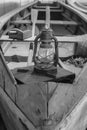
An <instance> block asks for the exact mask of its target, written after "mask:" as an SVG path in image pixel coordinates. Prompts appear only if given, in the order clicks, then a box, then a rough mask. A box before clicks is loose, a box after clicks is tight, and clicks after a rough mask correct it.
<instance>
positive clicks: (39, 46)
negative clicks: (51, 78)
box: [33, 26, 58, 72]
mask: <svg viewBox="0 0 87 130" xmlns="http://www.w3.org/2000/svg"><path fill="white" fill-rule="evenodd" d="M33 61H34V63H35V66H34V68H35V70H38V71H40V70H41V71H44V72H48V71H49V70H51V69H53V68H55V69H57V63H58V41H57V39H56V38H55V37H54V36H53V32H52V29H50V28H47V27H46V26H45V28H44V29H43V30H42V32H41V33H40V34H39V35H38V36H37V37H36V38H35V41H34V54H33Z"/></svg>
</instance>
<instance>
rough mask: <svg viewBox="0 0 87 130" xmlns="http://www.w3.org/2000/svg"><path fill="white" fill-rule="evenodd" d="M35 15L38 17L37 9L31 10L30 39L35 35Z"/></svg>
mask: <svg viewBox="0 0 87 130" xmlns="http://www.w3.org/2000/svg"><path fill="white" fill-rule="evenodd" d="M37 15H38V10H37V9H32V10H31V21H32V23H33V26H32V37H33V36H34V35H35V24H36V21H37Z"/></svg>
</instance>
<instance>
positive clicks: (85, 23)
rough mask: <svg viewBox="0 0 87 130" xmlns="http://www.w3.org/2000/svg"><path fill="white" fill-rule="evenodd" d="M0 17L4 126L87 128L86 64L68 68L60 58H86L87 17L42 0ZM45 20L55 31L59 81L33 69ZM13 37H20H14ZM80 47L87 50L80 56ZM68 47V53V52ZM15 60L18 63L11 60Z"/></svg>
mask: <svg viewBox="0 0 87 130" xmlns="http://www.w3.org/2000/svg"><path fill="white" fill-rule="evenodd" d="M55 5H56V7H55ZM49 7H50V8H49ZM55 12H56V13H55ZM45 17H46V18H45ZM0 20H1V23H0V30H1V38H0V42H1V43H2V45H1V46H2V49H3V52H1V51H0V114H1V116H2V118H3V120H4V122H5V125H6V128H7V129H8V130H36V129H37V130H38V129H39V130H42V129H44V130H53V129H54V130H59V129H61V130H79V129H86V120H87V117H86V116H85V114H84V113H86V112H87V110H86V106H87V102H86V98H87V97H86V91H87V82H86V80H87V76H86V75H87V63H86V64H85V65H84V67H83V68H77V67H75V66H74V69H73V70H72V72H71V68H72V66H68V65H66V64H65V63H64V62H62V60H61V58H65V57H69V56H72V55H74V56H76V54H77V55H79V56H83V55H84V57H85V58H87V44H86V37H87V34H86V33H87V18H86V17H85V16H83V14H81V13H79V12H78V11H76V10H74V9H73V8H72V7H69V6H68V5H66V4H65V3H62V2H54V3H50V4H49V3H43V4H41V3H40V2H39V3H38V1H35V2H32V3H30V4H29V5H26V6H24V7H21V8H20V9H17V10H14V11H12V12H11V13H9V14H6V15H5V16H2V17H1V18H0ZM45 23H48V24H49V25H50V27H51V28H52V29H53V31H54V34H55V36H56V38H57V40H58V43H59V57H60V59H59V62H60V64H61V66H62V68H63V71H62V72H64V73H62V74H61V73H60V70H61V68H59V69H58V70H59V71H58V72H59V75H58V77H59V78H60V79H61V75H62V76H63V79H64V80H63V82H62V81H61V82H60V80H58V82H55V81H54V79H53V78H52V77H49V76H43V75H36V74H35V73H32V72H33V65H34V63H33V61H32V57H33V43H34V38H35V37H36V36H37V35H38V34H39V32H40V31H41V29H42V28H43V27H44V25H45ZM15 28H16V30H18V35H15V36H14V35H13V34H10V35H9V32H10V31H12V30H13V31H15ZM20 30H21V31H20ZM26 30H27V31H26ZM26 32H28V33H29V36H28V39H26V38H25V37H27V36H26V35H25V34H26ZM21 34H22V35H21ZM8 36H9V37H8ZM21 36H22V38H21ZM12 37H16V38H18V39H16V38H15V39H16V40H14V39H12ZM63 43H65V48H67V50H69V51H68V55H67V53H64V52H63V51H64V50H65V52H66V49H65V48H64V46H63ZM77 43H78V46H77ZM31 44H32V45H31ZM71 44H72V46H71ZM79 46H81V47H79ZM84 46H85V47H84ZM70 47H71V48H70ZM76 47H77V48H76ZM16 48H17V49H16ZM78 48H79V51H80V52H81V51H83V50H85V51H84V54H83V55H82V54H79V51H78ZM23 49H24V50H23ZM71 49H72V53H69V52H70V51H71ZM13 50H14V51H13ZM19 50H20V51H19ZM10 52H11V53H10ZM61 52H62V53H61ZM2 53H4V56H3V54H2ZM17 56H18V57H17ZM64 56H65V57H64ZM9 57H10V58H9ZM17 58H18V59H17ZM23 58H24V61H23ZM15 59H17V60H20V61H21V63H20V64H19V63H18V64H17V63H16V64H14V63H13V62H14V61H15ZM26 59H27V60H26ZM12 60H13V61H12ZM16 62H18V61H16ZM22 62H26V63H25V64H22ZM6 63H7V64H6ZM11 63H12V65H11ZM10 65H11V66H10ZM13 65H14V67H13ZM16 65H18V66H16ZM23 65H24V66H23ZM8 67H9V68H8ZM10 67H13V68H10ZM20 67H22V68H20ZM70 67H71V68H70ZM11 70H12V71H11ZM77 71H78V72H77ZM76 72H77V73H76ZM74 74H75V75H76V78H75V79H74V81H73V83H70V82H68V81H67V80H66V79H67V78H66V77H67V75H70V76H71V77H72V78H73V75H74ZM84 95H85V96H84ZM83 96H84V97H83ZM83 111H85V112H83ZM81 124H82V125H81Z"/></svg>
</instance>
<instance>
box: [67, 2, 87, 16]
mask: <svg viewBox="0 0 87 130" xmlns="http://www.w3.org/2000/svg"><path fill="white" fill-rule="evenodd" d="M67 3H68V4H69V5H71V6H72V7H74V8H76V9H77V10H79V11H81V12H83V13H86V14H87V1H86V0H82V1H81V0H67Z"/></svg>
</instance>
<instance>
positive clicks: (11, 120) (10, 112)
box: [0, 87, 35, 130]
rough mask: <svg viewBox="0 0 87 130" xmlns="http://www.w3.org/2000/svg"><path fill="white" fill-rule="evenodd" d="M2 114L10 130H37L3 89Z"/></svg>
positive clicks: (0, 96)
mask: <svg viewBox="0 0 87 130" xmlns="http://www.w3.org/2000/svg"><path fill="white" fill-rule="evenodd" d="M0 113H1V115H2V118H3V120H4V122H5V125H6V127H7V128H8V130H25V128H27V129H30V130H35V127H34V126H33V125H32V123H31V122H30V121H29V120H28V119H27V118H26V116H25V115H24V114H23V113H22V112H21V110H19V109H18V107H17V106H16V105H15V104H14V103H13V102H12V100H11V99H10V98H9V97H8V96H7V95H6V93H5V92H4V91H3V89H2V88H1V87H0ZM22 123H23V124H22ZM24 126H25V127H24Z"/></svg>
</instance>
